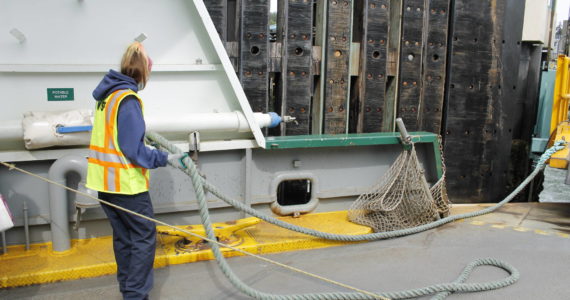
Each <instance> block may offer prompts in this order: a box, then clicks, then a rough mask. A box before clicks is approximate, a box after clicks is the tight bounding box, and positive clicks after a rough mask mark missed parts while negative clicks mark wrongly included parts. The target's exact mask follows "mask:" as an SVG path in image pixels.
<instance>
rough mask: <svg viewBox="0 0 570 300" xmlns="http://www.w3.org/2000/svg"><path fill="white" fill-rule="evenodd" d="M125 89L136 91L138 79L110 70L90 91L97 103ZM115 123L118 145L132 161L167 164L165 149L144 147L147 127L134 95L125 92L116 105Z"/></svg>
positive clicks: (149, 166)
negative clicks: (163, 150) (126, 94)
mask: <svg viewBox="0 0 570 300" xmlns="http://www.w3.org/2000/svg"><path fill="white" fill-rule="evenodd" d="M124 89H131V90H133V91H134V92H135V93H136V92H138V86H137V82H136V81H135V80H134V79H133V78H131V77H129V76H127V75H124V74H122V73H119V72H117V71H115V70H109V73H107V74H106V75H105V77H103V80H101V82H100V83H99V85H97V87H96V88H95V90H94V91H93V98H95V100H96V101H97V102H98V104H99V103H101V102H99V101H103V100H105V99H107V97H108V96H109V95H110V94H112V93H113V92H114V91H116V90H124ZM117 127H118V141H119V147H120V148H121V151H122V152H123V154H124V155H125V156H126V157H127V158H128V159H129V160H130V161H131V162H132V163H133V164H135V165H138V166H140V167H143V168H146V169H155V168H158V167H164V166H166V163H167V158H168V155H167V153H166V152H162V151H159V150H157V149H153V148H150V147H147V146H146V145H145V143H144V135H145V131H146V127H145V122H144V118H143V115H142V109H141V106H140V103H139V101H138V99H137V98H136V97H135V96H127V97H126V98H125V99H123V101H122V102H121V104H120V105H119V112H118V115H117Z"/></svg>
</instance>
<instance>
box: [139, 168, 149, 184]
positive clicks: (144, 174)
mask: <svg viewBox="0 0 570 300" xmlns="http://www.w3.org/2000/svg"><path fill="white" fill-rule="evenodd" d="M141 172H142V175H143V176H144V180H145V181H146V188H147V189H148V187H149V186H150V184H149V182H148V177H147V176H146V172H148V170H147V169H145V168H141Z"/></svg>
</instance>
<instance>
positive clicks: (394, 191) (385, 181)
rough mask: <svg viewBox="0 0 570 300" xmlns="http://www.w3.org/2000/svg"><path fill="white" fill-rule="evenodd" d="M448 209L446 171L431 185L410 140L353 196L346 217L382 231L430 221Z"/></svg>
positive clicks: (446, 212) (439, 216) (445, 213)
mask: <svg viewBox="0 0 570 300" xmlns="http://www.w3.org/2000/svg"><path fill="white" fill-rule="evenodd" d="M442 162H443V161H442ZM449 209H450V203H449V199H448V197H447V191H446V188H445V173H444V176H442V177H441V178H440V179H439V180H438V181H437V182H436V183H435V184H434V185H433V186H432V187H431V188H430V187H429V185H428V183H427V181H426V179H425V175H424V170H423V168H422V166H421V164H420V162H419V160H418V157H417V155H416V150H415V148H414V146H413V144H412V147H411V149H410V150H405V151H403V152H402V153H401V154H400V155H399V156H398V158H397V159H396V161H395V162H394V164H392V166H391V167H390V169H388V172H386V174H384V176H382V177H381V178H380V180H379V181H378V183H377V184H376V185H375V186H373V187H372V188H371V190H370V191H369V192H368V193H364V194H362V195H360V196H359V197H358V199H356V201H355V202H354V203H353V204H352V205H351V207H350V209H349V211H348V218H349V220H350V221H352V222H354V223H358V224H362V225H366V226H370V227H372V228H373V229H374V231H375V232H384V231H392V230H398V229H404V228H410V227H415V226H419V225H422V224H426V223H430V222H433V221H435V220H438V219H439V218H442V217H445V216H447V215H449Z"/></svg>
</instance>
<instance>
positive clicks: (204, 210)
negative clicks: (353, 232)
mask: <svg viewBox="0 0 570 300" xmlns="http://www.w3.org/2000/svg"><path fill="white" fill-rule="evenodd" d="M147 137H148V138H149V139H151V140H153V141H155V142H157V143H158V144H159V145H160V146H161V147H162V148H164V149H167V150H168V151H169V152H171V153H181V151H180V150H179V149H178V148H177V147H176V146H174V145H173V144H171V143H170V142H168V140H166V139H164V138H163V137H162V136H160V135H158V134H156V133H152V132H149V133H148V134H147ZM562 145H563V142H560V141H559V142H557V143H556V144H555V145H554V146H553V147H552V148H550V149H548V150H547V151H546V152H545V153H544V154H543V155H542V157H541V159H540V160H539V163H538V164H537V167H536V168H535V170H534V171H533V172H532V173H531V174H530V175H529V176H528V177H527V178H526V179H525V181H523V182H522V183H521V185H519V186H518V187H517V189H515V190H514V191H513V192H512V193H511V194H509V196H507V198H505V199H504V200H503V201H501V202H499V203H498V204H496V205H495V206H493V207H489V208H487V209H483V210H481V211H478V212H473V213H467V214H461V215H456V216H451V217H447V218H444V219H440V220H438V221H436V222H434V223H431V224H426V225H422V226H418V227H415V228H410V229H404V230H396V231H391V232H383V233H372V234H366V235H362V236H350V235H338V234H330V233H325V232H320V231H316V230H312V229H308V228H303V227H299V226H295V225H291V224H289V223H286V222H283V221H281V220H278V219H275V218H272V217H269V216H266V215H263V214H261V213H258V212H257V211H254V210H253V209H251V208H249V207H247V206H245V205H243V204H242V203H241V202H238V201H235V200H233V199H231V198H229V197H227V196H225V195H223V194H222V193H221V192H220V191H219V190H218V189H217V188H215V186H213V185H212V184H210V183H208V182H207V181H206V180H205V179H204V178H202V177H201V176H200V174H199V173H198V170H197V167H196V165H195V164H194V162H193V161H192V160H191V159H190V158H188V157H186V159H185V164H186V166H188V168H187V169H184V168H183V167H182V166H175V167H178V168H179V169H181V170H182V171H184V172H185V173H187V174H188V175H189V176H190V177H191V179H192V184H193V186H194V190H195V193H196V196H197V198H198V203H199V206H200V217H201V218H202V222H203V224H204V228H205V229H206V234H207V238H205V237H202V236H200V235H198V234H195V233H192V232H190V231H188V230H185V229H182V228H178V227H175V226H172V225H169V224H167V223H164V222H162V221H159V220H156V219H153V218H150V217H146V216H144V215H141V214H138V213H135V212H132V211H129V210H127V209H124V208H122V207H120V206H117V205H114V204H112V203H109V202H107V201H104V200H101V199H98V198H96V197H93V196H91V195H89V194H86V193H83V192H80V191H77V190H74V189H71V188H69V187H67V186H65V185H62V184H59V183H57V182H53V181H50V180H49V179H47V178H44V177H41V176H39V175H36V174H33V173H31V172H28V171H25V170H23V169H20V168H17V167H15V165H13V164H8V163H5V162H0V163H1V164H3V165H5V166H6V167H8V168H9V169H10V170H12V169H15V170H18V171H20V172H23V173H25V174H28V175H30V176H34V177H36V178H40V179H42V180H44V181H46V182H49V183H51V184H54V185H57V186H60V187H62V188H65V189H67V190H70V191H73V192H76V193H78V194H81V195H83V196H85V197H89V198H92V199H94V200H97V201H99V202H100V203H103V204H105V205H109V206H111V207H114V208H117V209H120V210H122V211H125V212H127V213H131V214H133V215H136V216H138V217H141V218H144V219H146V220H149V221H152V222H155V223H156V224H160V225H163V226H167V227H170V228H172V229H175V230H179V231H181V232H184V233H186V234H190V235H192V236H195V237H199V238H202V239H204V240H206V241H208V242H210V243H211V246H212V251H213V253H214V256H215V258H216V261H217V263H218V265H219V266H220V268H221V270H222V272H223V273H224V275H225V276H226V277H227V278H228V280H230V282H231V283H232V284H233V285H234V286H235V287H236V288H237V289H238V290H240V291H242V292H243V293H245V294H246V295H248V296H250V297H253V298H256V299H270V300H273V299H278V300H281V299H287V300H289V299H291V300H305V299H323V300H324V299H327V300H328V299H405V298H411V297H421V296H425V295H431V294H435V293H437V294H436V295H435V296H434V298H432V299H443V298H445V297H446V296H448V295H450V294H451V293H453V292H479V291H487V290H492V289H498V288H502V287H505V286H508V285H511V284H513V283H515V282H516V281H517V280H518V278H519V276H520V274H519V272H518V271H517V270H516V269H515V268H514V267H513V266H511V265H509V264H507V263H505V262H502V261H500V260H496V259H493V258H485V259H478V260H476V261H474V262H472V263H470V264H469V265H468V266H467V267H466V268H465V269H464V270H463V272H462V273H461V274H460V276H459V277H458V278H457V279H456V280H455V281H454V282H452V283H443V284H436V285H431V286H428V287H424V288H419V289H412V290H407V291H401V292H388V293H380V294H375V293H371V292H368V291H365V290H362V289H358V288H354V287H351V286H348V285H346V284H342V283H339V282H336V281H333V280H330V279H326V278H324V277H321V276H318V275H315V274H311V273H309V272H306V271H303V270H300V269H297V268H293V267H290V266H287V265H284V264H281V263H278V262H275V261H272V260H270V259H267V258H264V257H261V256H258V255H255V254H253V253H249V252H247V251H244V250H241V249H238V248H235V247H232V246H229V245H224V244H222V243H219V242H217V240H216V236H215V234H214V230H213V228H212V224H211V221H210V217H209V212H208V207H207V203H206V200H205V196H204V189H207V190H209V191H210V192H212V193H213V194H214V195H216V196H217V197H219V198H220V199H222V200H223V201H225V202H227V203H229V204H231V205H234V206H236V207H237V208H238V209H240V210H243V211H245V212H246V213H248V214H251V215H254V216H256V217H258V218H260V219H262V220H265V221H267V222H268V223H272V224H275V225H278V226H283V225H284V226H283V227H285V228H287V229H290V230H294V231H297V232H301V233H305V234H310V235H314V236H317V237H321V238H329V239H333V240H340V241H364V240H375V239H385V238H391V237H398V236H403V235H408V234H413V233H417V232H421V231H425V230H428V229H431V228H434V227H436V226H440V225H443V224H446V223H449V222H452V221H454V220H457V219H464V218H470V217H475V216H480V215H484V214H487V213H490V212H492V211H494V210H496V209H498V208H499V207H501V206H502V205H504V204H505V203H507V202H509V201H511V200H512V199H513V198H514V196H516V195H517V194H518V193H519V192H520V191H522V190H523V189H524V187H525V186H526V185H528V183H529V182H530V181H531V180H532V179H533V178H534V177H535V176H536V175H537V174H538V173H539V172H540V171H541V170H542V169H543V168H544V164H545V162H546V160H547V159H548V158H549V157H550V156H551V155H552V154H553V153H554V152H556V151H558V150H560V149H562V148H563V146H562ZM434 224H436V225H434ZM352 238H356V239H352ZM359 238H360V239H359ZM219 245H222V246H224V247H227V248H230V249H232V250H234V251H237V252H240V253H243V254H245V255H249V256H252V257H255V258H258V259H261V260H263V261H266V262H269V263H272V264H276V265H279V266H281V267H284V268H287V269H289V270H292V271H295V272H300V273H303V274H305V275H308V276H311V277H314V278H318V279H320V280H324V281H326V282H329V283H332V284H335V285H338V286H342V287H345V288H348V289H352V290H354V291H357V293H312V294H299V295H274V294H268V293H264V292H261V291H257V290H255V289H253V288H251V287H249V286H247V285H246V284H245V283H243V282H242V281H241V280H240V279H239V278H238V277H237V276H236V275H235V273H233V271H232V270H231V268H230V267H229V265H228V264H227V262H226V260H225V258H224V256H223V255H222V253H221V251H220V248H219ZM482 265H489V266H496V267H498V268H501V269H504V270H505V271H506V272H508V273H509V275H510V276H509V277H507V278H504V279H503V280H499V281H494V282H486V283H470V284H466V283H464V282H465V280H466V279H467V278H468V276H469V274H470V273H471V272H472V271H473V269H474V268H476V267H477V266H482Z"/></svg>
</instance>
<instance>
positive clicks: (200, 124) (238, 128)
mask: <svg viewBox="0 0 570 300" xmlns="http://www.w3.org/2000/svg"><path fill="white" fill-rule="evenodd" d="M253 116H254V118H255V121H256V122H257V124H258V125H259V127H260V128H265V127H268V126H269V125H270V124H271V116H270V115H269V114H263V113H254V114H253ZM145 121H146V124H147V130H150V131H156V132H162V133H166V132H168V133H180V132H192V131H200V132H248V131H250V130H251V129H250V128H249V125H248V124H247V120H246V119H245V116H244V114H243V113H242V112H238V111H235V112H229V113H199V114H186V115H177V116H174V117H173V116H170V117H163V116H160V117H158V116H153V115H149V116H147V117H145Z"/></svg>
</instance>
